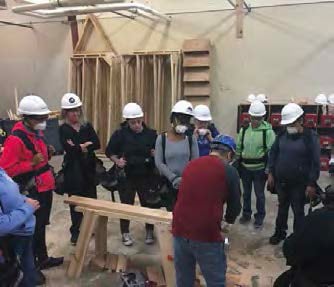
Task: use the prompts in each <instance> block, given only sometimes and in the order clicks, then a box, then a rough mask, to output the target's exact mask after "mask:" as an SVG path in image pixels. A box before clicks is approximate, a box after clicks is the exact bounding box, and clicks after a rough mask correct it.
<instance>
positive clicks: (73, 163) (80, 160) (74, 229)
mask: <svg viewBox="0 0 334 287" xmlns="http://www.w3.org/2000/svg"><path fill="white" fill-rule="evenodd" d="M81 107H82V102H81V100H80V98H79V97H78V96H77V95H75V94H72V93H67V94H65V95H64V96H63V98H62V100H61V109H62V117H63V119H64V124H63V125H61V126H60V128H59V136H60V141H61V144H62V146H63V148H64V150H65V156H64V162H63V171H64V186H63V189H64V190H63V191H64V192H65V193H68V195H69V196H71V195H78V196H84V197H89V198H97V194H96V181H95V175H96V155H95V152H94V151H95V150H98V149H100V141H99V138H98V136H97V134H96V132H95V130H94V128H93V127H92V125H91V124H90V123H88V122H85V121H84V120H83V113H82V109H81ZM74 208H75V207H74V206H70V212H71V220H72V226H71V228H70V232H71V243H72V244H73V245H75V244H76V243H77V240H78V237H79V234H80V225H81V221H82V213H81V212H76V211H75V209H74Z"/></svg>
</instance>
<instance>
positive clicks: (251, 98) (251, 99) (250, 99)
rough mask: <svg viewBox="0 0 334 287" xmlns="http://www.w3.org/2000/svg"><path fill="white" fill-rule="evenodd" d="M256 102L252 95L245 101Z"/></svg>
mask: <svg viewBox="0 0 334 287" xmlns="http://www.w3.org/2000/svg"><path fill="white" fill-rule="evenodd" d="M255 100H256V96H255V95H254V94H249V95H248V97H247V101H248V102H250V103H252V102H254V101H255Z"/></svg>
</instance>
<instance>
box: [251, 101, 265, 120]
mask: <svg viewBox="0 0 334 287" xmlns="http://www.w3.org/2000/svg"><path fill="white" fill-rule="evenodd" d="M248 113H249V114H250V115H251V116H253V117H263V116H264V115H265V114H266V113H267V111H266V107H265V105H264V103H262V102H260V101H259V100H256V101H254V102H252V103H251V105H250V107H249V110H248Z"/></svg>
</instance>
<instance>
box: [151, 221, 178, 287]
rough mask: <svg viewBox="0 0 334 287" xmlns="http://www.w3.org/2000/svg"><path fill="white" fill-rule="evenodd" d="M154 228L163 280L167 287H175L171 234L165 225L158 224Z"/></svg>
mask: <svg viewBox="0 0 334 287" xmlns="http://www.w3.org/2000/svg"><path fill="white" fill-rule="evenodd" d="M156 227H157V228H156V229H157V233H158V241H159V246H160V254H161V262H162V266H163V269H164V275H165V280H166V283H167V286H168V287H174V286H176V282H175V269H174V262H173V259H172V258H173V254H174V251H173V238H172V233H171V231H170V229H169V227H168V226H166V225H161V224H158V225H157V226H156Z"/></svg>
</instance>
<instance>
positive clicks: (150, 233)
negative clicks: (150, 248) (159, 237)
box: [145, 230, 155, 245]
mask: <svg viewBox="0 0 334 287" xmlns="http://www.w3.org/2000/svg"><path fill="white" fill-rule="evenodd" d="M154 241H155V240H154V234H153V230H147V231H146V239H145V244H147V245H151V244H153V243H154Z"/></svg>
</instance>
